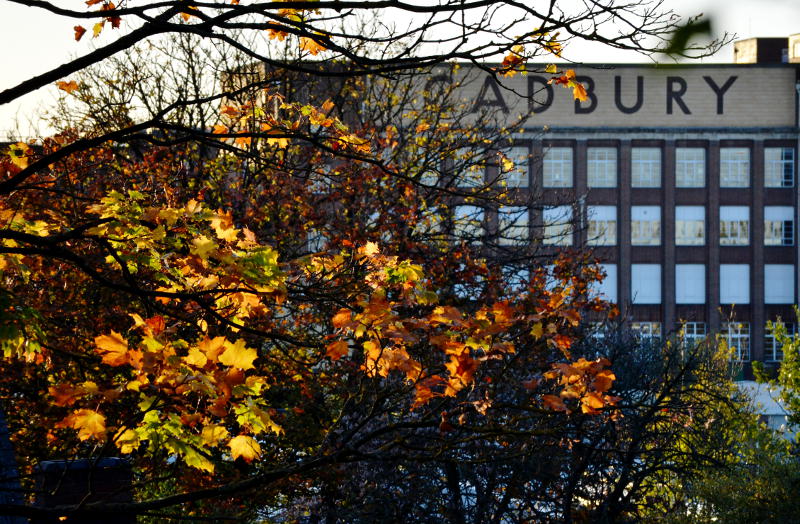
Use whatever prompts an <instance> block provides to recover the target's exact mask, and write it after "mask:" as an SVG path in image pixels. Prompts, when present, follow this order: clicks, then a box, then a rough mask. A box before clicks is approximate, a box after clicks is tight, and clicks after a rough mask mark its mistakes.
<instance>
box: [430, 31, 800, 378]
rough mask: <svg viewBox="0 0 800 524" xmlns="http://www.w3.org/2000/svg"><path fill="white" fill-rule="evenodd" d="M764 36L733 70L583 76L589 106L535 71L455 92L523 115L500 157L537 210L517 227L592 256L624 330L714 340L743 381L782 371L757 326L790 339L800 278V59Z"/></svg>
mask: <svg viewBox="0 0 800 524" xmlns="http://www.w3.org/2000/svg"><path fill="white" fill-rule="evenodd" d="M774 40H775V39H769V41H760V40H758V39H753V40H749V41H743V42H739V43H737V47H736V49H737V52H736V57H737V62H740V63H734V64H726V65H716V64H715V65H703V64H696V65H689V66H684V65H681V66H679V67H676V66H668V67H654V66H650V65H602V66H600V65H598V66H587V65H585V66H581V67H580V68H578V69H576V73H577V80H579V81H581V82H582V83H583V84H584V86H585V87H586V89H587V91H588V100H586V101H584V102H578V101H575V100H573V99H572V97H571V96H569V93H568V92H561V91H563V90H562V89H561V88H560V87H559V86H556V85H551V84H548V82H547V80H548V79H547V78H545V77H543V76H538V75H536V74H533V73H532V74H530V75H527V76H522V75H517V76H515V77H512V78H509V79H505V80H504V81H503V86H499V85H498V84H497V83H496V82H495V80H494V79H493V78H492V77H491V76H490V75H486V77H485V79H484V80H483V81H477V82H471V83H470V84H469V86H467V85H466V83H465V86H464V88H463V92H462V93H460V96H461V97H462V100H464V101H465V102H467V103H472V104H474V106H475V107H476V108H484V109H485V108H487V107H489V108H492V109H494V110H495V111H498V112H502V113H504V114H506V115H508V117H509V120H511V119H513V118H515V117H516V116H517V115H520V114H523V113H525V112H526V111H531V112H532V117H531V118H530V119H529V120H528V124H527V126H526V127H525V128H524V129H520V130H519V132H516V133H515V134H514V143H513V147H511V148H510V149H509V150H508V151H507V152H506V153H507V154H508V155H509V156H511V157H512V158H513V159H514V160H515V162H517V164H518V168H517V172H516V174H515V175H514V176H513V177H511V178H509V179H508V184H509V186H517V187H518V188H519V190H520V191H534V190H535V191H537V192H539V193H540V194H541V200H542V207H538V206H537V209H534V208H531V209H530V210H529V211H528V212H527V213H524V215H520V214H519V213H518V214H517V217H518V218H517V219H516V220H517V223H516V224H515V226H516V227H517V230H521V229H520V226H525V225H527V226H528V227H527V228H524V227H523V229H526V234H528V235H531V240H532V241H535V242H541V243H542V244H544V245H545V246H546V247H547V249H554V250H555V249H558V248H560V247H564V246H582V245H585V246H588V247H591V248H592V249H594V251H595V253H596V254H597V256H598V257H599V258H600V259H601V260H602V263H603V266H604V269H605V271H606V273H607V278H606V281H605V282H604V283H603V284H602V285H601V286H600V287H599V289H598V292H600V293H602V294H603V295H604V296H605V297H607V298H608V299H610V300H612V301H614V302H616V303H618V304H619V305H620V307H621V309H622V311H623V312H624V314H625V318H627V319H629V321H630V323H631V325H632V327H633V328H635V329H638V330H640V331H642V332H643V333H645V334H651V335H654V336H656V335H667V334H669V333H673V332H677V331H678V330H682V331H683V333H684V335H685V336H686V337H689V338H691V337H697V338H702V337H705V336H706V335H707V334H712V333H721V334H723V335H724V336H726V337H727V339H728V342H729V344H730V346H731V347H732V348H733V350H734V353H735V358H736V359H738V360H740V361H742V362H744V363H746V365H745V369H746V374H749V370H748V368H749V365H747V363H749V362H751V361H753V360H759V361H766V362H772V361H775V362H777V361H780V360H781V358H782V354H781V352H780V348H779V347H778V346H777V345H776V344H775V343H774V340H773V337H772V336H771V335H770V331H769V329H768V328H767V325H768V323H769V322H775V321H777V320H778V319H782V320H783V321H784V322H785V323H786V325H787V327H788V329H789V330H792V329H794V322H795V320H794V318H795V314H794V312H793V305H794V304H795V303H796V302H797V297H798V280H800V279H799V278H798V247H797V246H798V239H797V231H796V230H797V221H798V189H797V188H798V183H797V156H798V137H799V136H800V135H798V93H800V77H799V76H798V71H799V70H800V68H799V67H798V66H800V64H795V63H794V62H798V61H800V54H798V56H797V57H795V56H794V54H793V53H792V51H793V48H792V46H790V45H789V44H791V43H793V42H795V40H798V39H796V38H795V39H792V38H789V39H782V40H780V41H778V42H776V41H774ZM759 45H760V46H761V47H762V48H764V49H759ZM794 47H797V51H798V53H800V40H798V43H797V45H795V46H794ZM741 62H745V63H741ZM442 79H443V80H442V81H446V80H445V77H444V76H443V77H442ZM456 81H457V80H456ZM487 176H488V174H487ZM456 213H458V210H456ZM503 214H504V210H502V209H500V210H498V219H499V220H498V222H499V223H500V224H501V225H502V223H503ZM520 217H521V218H520ZM570 221H571V222H572V223H573V227H568V226H565V223H567V222H570ZM525 222H527V224H526V223H525ZM550 246H551V247H550Z"/></svg>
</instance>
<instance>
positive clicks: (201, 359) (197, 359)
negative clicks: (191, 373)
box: [183, 348, 208, 368]
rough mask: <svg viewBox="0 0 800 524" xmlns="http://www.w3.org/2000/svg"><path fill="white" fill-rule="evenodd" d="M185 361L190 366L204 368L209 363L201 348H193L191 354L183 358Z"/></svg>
mask: <svg viewBox="0 0 800 524" xmlns="http://www.w3.org/2000/svg"><path fill="white" fill-rule="evenodd" d="M183 361H184V362H186V363H187V364H189V365H190V366H195V367H198V368H202V367H204V366H205V365H206V363H208V357H206V356H205V355H204V354H203V352H202V351H201V350H200V349H199V348H191V349H189V354H188V355H186V356H185V357H183Z"/></svg>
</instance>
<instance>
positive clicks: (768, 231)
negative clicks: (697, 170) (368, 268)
mask: <svg viewBox="0 0 800 524" xmlns="http://www.w3.org/2000/svg"><path fill="white" fill-rule="evenodd" d="M719 209H720V214H719V243H720V245H721V246H746V245H748V244H749V243H750V209H749V207H747V206H720V208H719ZM572 212H573V209H572V207H571V206H552V207H547V208H545V209H544V210H543V212H542V225H543V234H542V243H544V244H546V245H556V246H569V245H572V242H573V239H572V228H573V222H574V221H573V217H572ZM586 216H587V227H588V229H587V240H586V241H587V244H588V245H591V246H614V245H616V244H617V238H618V233H617V227H618V220H617V206H588V207H587V212H586ZM497 219H498V233H499V240H498V241H499V242H500V243H501V244H507V245H513V244H519V243H524V242H527V241H528V239H529V233H530V231H529V227H528V226H529V212H528V209H527V208H526V207H521V206H508V207H501V208H499V209H498V212H497ZM483 221H484V212H483V208H481V207H478V206H472V205H461V206H455V208H454V212H453V224H454V234H455V235H456V236H459V237H462V238H463V237H467V238H477V237H480V236H482V231H483ZM794 229H795V228H794V208H792V207H791V206H765V207H764V245H765V246H791V245H794ZM705 243H706V221H705V208H704V207H703V206H676V207H675V245H678V246H702V245H705ZM660 244H661V207H660V206H631V245H634V246H658V245H660Z"/></svg>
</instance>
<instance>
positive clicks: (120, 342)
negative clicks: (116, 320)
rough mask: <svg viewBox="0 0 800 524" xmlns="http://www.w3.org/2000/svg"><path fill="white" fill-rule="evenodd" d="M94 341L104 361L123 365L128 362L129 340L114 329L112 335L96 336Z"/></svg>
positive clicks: (110, 364)
mask: <svg viewBox="0 0 800 524" xmlns="http://www.w3.org/2000/svg"><path fill="white" fill-rule="evenodd" d="M94 343H95V345H96V346H97V349H98V353H100V355H101V356H102V357H103V362H104V363H106V364H108V365H109V366H123V365H125V364H127V363H128V342H127V341H126V340H125V339H124V338H122V335H120V334H119V333H117V332H116V331H114V330H112V331H111V334H110V335H100V336H99V337H95V339H94Z"/></svg>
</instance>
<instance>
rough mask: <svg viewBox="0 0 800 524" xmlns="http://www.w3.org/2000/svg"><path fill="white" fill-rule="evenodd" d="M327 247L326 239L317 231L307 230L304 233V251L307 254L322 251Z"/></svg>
mask: <svg viewBox="0 0 800 524" xmlns="http://www.w3.org/2000/svg"><path fill="white" fill-rule="evenodd" d="M327 245H328V239H327V238H325V235H324V234H323V233H322V231H320V230H319V229H309V230H308V231H307V232H306V250H307V251H308V252H309V253H319V252H320V251H324V250H325V247H326V246H327Z"/></svg>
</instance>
